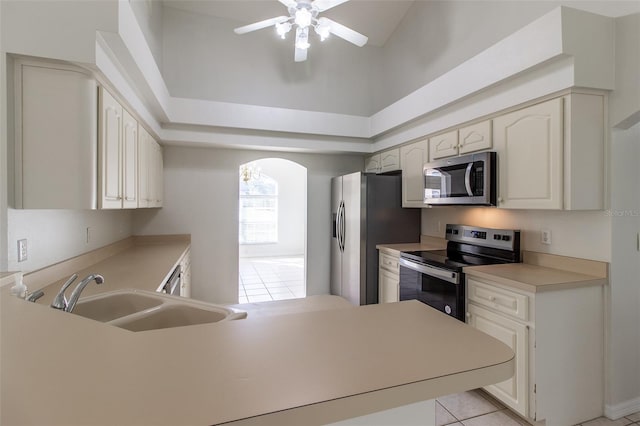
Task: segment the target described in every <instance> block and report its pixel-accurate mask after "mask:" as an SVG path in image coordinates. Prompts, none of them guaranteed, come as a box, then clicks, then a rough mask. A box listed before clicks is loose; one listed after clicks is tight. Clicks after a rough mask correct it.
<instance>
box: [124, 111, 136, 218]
mask: <svg viewBox="0 0 640 426" xmlns="http://www.w3.org/2000/svg"><path fill="white" fill-rule="evenodd" d="M138 136H139V135H138V122H137V121H136V119H135V118H133V116H131V114H129V112H128V111H127V110H123V126H122V207H123V208H125V209H135V208H136V207H138V178H139V176H138V143H139V140H138Z"/></svg>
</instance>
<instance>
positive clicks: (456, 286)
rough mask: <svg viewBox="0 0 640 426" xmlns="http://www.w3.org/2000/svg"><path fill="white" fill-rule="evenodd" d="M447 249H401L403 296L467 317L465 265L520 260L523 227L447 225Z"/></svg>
mask: <svg viewBox="0 0 640 426" xmlns="http://www.w3.org/2000/svg"><path fill="white" fill-rule="evenodd" d="M445 237H446V239H447V240H448V242H447V249H446V250H427V251H410V252H402V253H400V300H410V299H417V300H420V301H421V302H423V303H426V304H427V305H429V306H432V307H434V308H436V309H438V310H439V311H442V312H444V313H446V314H449V315H451V316H453V317H455V318H457V319H459V320H460V321H464V315H465V312H464V298H465V291H464V288H465V282H464V273H463V269H462V268H464V267H465V266H475V265H491V264H497V263H518V262H520V231H517V230H512V229H490V228H478V227H473V226H465V225H447V227H446V234H445Z"/></svg>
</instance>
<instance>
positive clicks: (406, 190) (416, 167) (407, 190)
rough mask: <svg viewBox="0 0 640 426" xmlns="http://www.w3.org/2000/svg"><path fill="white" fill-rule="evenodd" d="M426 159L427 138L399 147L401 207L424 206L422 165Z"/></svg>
mask: <svg viewBox="0 0 640 426" xmlns="http://www.w3.org/2000/svg"><path fill="white" fill-rule="evenodd" d="M428 161H429V141H428V139H424V140H422V141H419V142H415V143H412V144H409V145H405V146H403V147H401V148H400V162H401V164H402V207H425V204H424V175H423V167H424V164H425V163H427V162H428Z"/></svg>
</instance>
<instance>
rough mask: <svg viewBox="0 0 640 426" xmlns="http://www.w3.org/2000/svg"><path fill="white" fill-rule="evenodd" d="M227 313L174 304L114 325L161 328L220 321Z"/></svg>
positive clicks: (136, 328)
mask: <svg viewBox="0 0 640 426" xmlns="http://www.w3.org/2000/svg"><path fill="white" fill-rule="evenodd" d="M227 315H228V314H227V313H226V312H224V311H222V309H220V310H206V309H200V308H196V307H193V306H189V305H172V306H167V307H165V308H164V309H158V310H154V311H153V312H149V313H147V314H146V315H142V316H140V317H136V318H129V319H127V318H125V319H124V321H122V322H118V323H117V324H114V325H117V326H118V327H121V328H126V329H127V330H131V331H145V330H157V329H160V328H171V327H184V326H186V325H195V324H206V323H210V322H219V321H222V320H224V319H225V318H226V317H227Z"/></svg>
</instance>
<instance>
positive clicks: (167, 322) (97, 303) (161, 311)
mask: <svg viewBox="0 0 640 426" xmlns="http://www.w3.org/2000/svg"><path fill="white" fill-rule="evenodd" d="M72 313H73V314H76V315H80V316H82V317H85V318H89V319H93V320H96V321H101V322H104V323H106V324H110V325H113V326H116V327H120V328H123V329H126V330H130V331H149V330H159V329H163V328H173V327H185V326H189V325H196V324H208V323H214V322H222V321H229V320H235V319H242V318H246V317H247V313H246V312H245V311H241V310H239V309H234V308H229V307H226V306H219V305H213V304H210V303H204V302H200V301H197V300H193V299H187V298H182V297H178V296H170V295H166V294H161V293H156V292H152V291H145V290H133V289H131V290H117V291H111V292H107V293H102V294H98V295H95V296H90V297H86V298H81V299H80V300H79V301H78V304H77V305H76V307H75V309H74V310H73V312H72Z"/></svg>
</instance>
